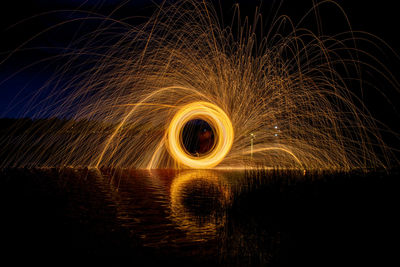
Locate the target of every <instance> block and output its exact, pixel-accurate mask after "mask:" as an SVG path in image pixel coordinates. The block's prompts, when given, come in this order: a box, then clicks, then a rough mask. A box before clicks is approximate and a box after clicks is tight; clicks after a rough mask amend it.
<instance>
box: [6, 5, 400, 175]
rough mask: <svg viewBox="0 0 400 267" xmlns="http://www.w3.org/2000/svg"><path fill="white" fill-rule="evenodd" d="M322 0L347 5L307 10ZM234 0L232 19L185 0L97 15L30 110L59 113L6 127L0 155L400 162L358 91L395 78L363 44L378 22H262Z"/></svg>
mask: <svg viewBox="0 0 400 267" xmlns="http://www.w3.org/2000/svg"><path fill="white" fill-rule="evenodd" d="M322 5H330V6H331V8H332V9H334V10H337V11H338V12H342V11H341V8H340V7H339V6H338V5H337V4H336V3H335V2H333V1H321V2H319V3H317V4H315V5H314V6H313V7H312V8H311V9H310V11H309V13H307V14H305V18H306V17H309V16H312V15H313V14H314V11H315V10H316V9H317V8H319V7H320V6H322ZM234 11H235V12H234V13H235V14H234V16H233V19H232V22H231V23H230V24H229V25H226V24H224V23H223V22H222V20H221V19H220V17H219V14H218V12H217V11H216V9H215V7H214V6H213V5H212V4H211V3H209V2H207V1H191V0H183V1H175V2H174V3H173V4H167V3H163V4H161V5H160V6H158V7H157V9H156V11H155V13H154V14H153V15H152V16H151V17H150V18H149V19H148V20H147V21H146V22H145V23H143V24H141V25H130V24H127V23H125V22H124V21H116V20H113V19H112V18H110V17H106V18H102V20H103V22H102V23H100V26H99V27H98V29H97V30H96V31H93V32H90V33H87V34H86V35H85V36H80V37H79V38H76V40H74V42H73V43H72V44H71V47H69V48H68V49H67V50H66V51H67V52H66V53H65V54H64V55H63V57H66V58H68V63H67V64H65V65H63V66H61V67H60V68H59V70H58V71H57V72H56V73H55V74H54V76H53V77H52V79H51V80H50V81H49V82H48V83H47V84H46V85H45V86H44V87H46V86H47V87H46V88H47V89H48V87H51V86H52V85H54V84H62V85H63V86H62V88H60V86H54V87H53V90H52V92H51V93H50V94H49V95H48V97H47V98H46V99H45V100H41V101H42V102H41V103H40V105H41V106H42V107H43V108H41V110H40V112H38V114H37V116H36V117H38V118H41V117H44V118H63V119H66V120H65V122H64V123H63V124H61V125H60V124H59V123H55V122H54V120H45V121H43V122H42V123H41V124H38V125H35V126H32V127H30V128H29V129H27V130H25V131H24V132H23V133H22V134H20V135H18V138H17V139H15V137H14V136H13V137H10V136H8V137H6V138H4V139H3V140H1V145H2V146H3V148H5V149H6V150H7V151H12V153H8V155H7V157H6V158H5V160H4V161H3V162H1V166H73V167H82V166H88V167H102V166H107V167H121V168H149V169H151V168H213V167H216V166H218V167H222V168H225V167H226V168H246V167H282V168H296V169H337V168H339V169H352V168H371V167H372V168H375V167H384V168H386V167H388V166H390V164H392V163H393V162H395V161H396V160H395V159H394V158H393V155H392V149H391V148H389V146H387V145H386V144H385V142H384V141H383V139H382V137H381V132H380V128H381V127H380V126H379V127H378V124H377V121H376V120H375V119H374V117H372V116H371V115H370V113H369V112H368V109H367V108H366V107H365V106H364V104H363V100H362V98H360V97H358V96H357V94H355V93H354V91H355V90H354V88H353V86H354V84H358V85H359V87H360V88H361V89H360V90H362V84H363V82H364V81H363V80H362V79H361V78H360V76H357V74H359V73H361V69H364V68H368V70H369V71H372V72H373V73H374V75H377V76H381V77H383V78H384V79H386V80H387V81H388V82H389V83H392V84H393V86H394V88H395V89H396V88H398V84H397V81H396V80H395V78H393V77H392V76H390V75H388V74H387V73H386V72H383V71H380V69H384V66H383V65H382V63H380V62H379V59H376V58H374V57H373V55H370V54H369V53H368V51H363V50H362V49H360V48H358V46H357V44H358V43H360V42H363V41H364V42H372V39H373V37H372V36H371V35H368V34H366V33H359V32H354V31H352V30H351V27H350V26H349V30H348V31H347V32H342V33H339V34H336V35H334V36H324V35H321V34H316V33H314V32H313V31H312V30H310V29H308V28H307V27H305V26H304V25H303V24H302V23H301V21H300V22H299V23H298V24H296V23H295V22H293V21H291V20H290V18H289V17H287V16H280V17H277V18H275V19H274V20H273V22H272V23H270V26H269V28H268V29H266V30H265V29H264V30H261V29H262V23H263V22H262V19H261V18H262V16H261V14H259V13H257V12H256V14H255V16H254V21H253V22H252V23H250V22H249V21H248V20H243V19H241V17H240V15H239V14H240V7H239V6H235V7H234ZM86 19H90V18H86ZM317 19H321V20H323V18H317ZM343 21H344V22H346V21H347V17H346V15H345V14H344V13H343ZM65 23H68V21H67V22H65ZM61 26H62V25H54V27H61ZM54 27H52V28H54ZM376 40H378V39H376ZM16 52H17V50H16ZM360 55H362V56H363V58H364V57H368V58H369V59H370V60H373V62H374V64H365V62H364V61H363V60H361V59H360ZM354 80H356V81H357V82H354ZM395 89H394V90H395ZM40 90H44V88H41V89H39V90H38V91H40ZM31 104H32V105H31V106H34V105H36V104H37V103H35V99H33V100H32V103H31ZM28 110H29V108H27V111H28ZM196 120H197V121H199V120H200V121H202V122H205V123H206V124H208V125H209V127H210V129H211V130H210V132H212V136H213V140H212V142H211V145H210V148H209V149H208V150H207V151H206V152H204V153H201V154H199V153H197V154H196V153H191V152H190V151H189V149H188V148H187V146H185V140H184V139H185V138H186V137H185V136H184V134H183V132H184V129H185V126H187V125H188V123H190V122H193V121H196ZM15 131H18V125H17V126H16V127H15Z"/></svg>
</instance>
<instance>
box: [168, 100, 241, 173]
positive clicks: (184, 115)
mask: <svg viewBox="0 0 400 267" xmlns="http://www.w3.org/2000/svg"><path fill="white" fill-rule="evenodd" d="M194 119H201V120H204V121H206V122H207V123H208V124H209V125H210V126H211V127H212V129H213V130H214V135H215V143H214V147H213V148H212V149H211V150H210V151H209V152H208V153H206V154H205V155H202V156H198V157H197V156H193V155H191V154H190V153H188V152H187V150H186V149H185V147H184V146H183V144H182V130H183V127H184V126H185V125H186V123H187V122H189V121H190V120H194ZM233 139H234V131H233V127H232V123H231V120H230V119H229V117H228V116H227V115H226V113H225V112H224V111H223V110H222V109H221V108H219V107H218V106H216V105H214V104H212V103H209V102H203V101H199V102H193V103H190V104H187V105H185V106H183V107H181V108H180V109H179V110H178V111H177V112H176V113H175V115H174V117H173V118H172V120H171V123H170V124H169V127H168V130H167V142H166V144H167V148H168V151H169V153H170V155H171V156H172V157H173V158H174V159H175V160H176V162H177V163H180V164H183V165H185V166H188V167H191V168H198V169H204V168H212V167H214V166H217V165H218V164H219V163H220V162H221V161H222V160H223V159H224V158H225V156H226V154H228V152H229V151H230V149H231V147H232V143H233Z"/></svg>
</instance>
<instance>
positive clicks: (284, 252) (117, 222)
mask: <svg viewBox="0 0 400 267" xmlns="http://www.w3.org/2000/svg"><path fill="white" fill-rule="evenodd" d="M0 174H1V175H0V177H1V181H0V189H1V192H0V196H1V199H0V203H1V204H2V206H1V207H0V208H1V209H2V211H3V215H4V216H3V218H4V219H3V222H5V224H6V226H5V227H3V228H2V232H1V233H0V234H2V238H3V240H4V241H3V242H4V243H6V244H8V245H7V248H8V249H9V252H13V253H17V254H18V255H17V256H15V257H12V258H13V260H17V259H18V260H22V259H29V262H31V261H33V262H34V261H35V259H36V260H37V261H40V262H42V261H43V260H45V259H49V257H50V255H52V256H53V257H54V258H56V259H57V260H58V259H63V260H64V261H65V260H67V259H69V260H70V261H71V264H72V263H73V262H74V261H75V260H76V259H77V258H78V256H79V259H80V260H81V258H82V256H84V257H83V258H86V261H87V262H86V263H87V264H89V265H94V264H96V263H102V264H103V263H107V264H109V265H111V266H119V265H125V264H130V265H139V266H149V265H156V266H159V265H162V264H166V263H174V264H178V265H186V266H187V265H193V266H194V265H196V264H197V265H198V266H205V265H210V266H211V265H218V266H249V265H251V266H283V265H288V266H294V265H297V264H299V265H300V263H302V264H307V265H309V266H310V265H315V266H327V263H337V264H339V263H341V262H342V261H343V260H344V257H345V256H346V257H348V256H351V257H350V258H351V259H353V260H354V263H356V262H358V261H359V260H360V258H363V256H362V255H366V254H365V253H367V254H369V255H386V254H385V253H386V251H390V248H389V246H385V244H386V239H385V238H384V237H385V236H391V234H392V232H391V231H392V229H394V228H395V227H394V226H393V227H391V224H392V225H397V223H396V220H395V219H394V217H392V216H391V215H390V214H392V213H389V212H388V213H386V212H384V207H388V209H389V208H390V203H397V201H395V200H396V199H395V196H398V194H393V192H391V191H390V190H394V189H395V188H397V187H396V186H395V185H394V184H393V183H394V181H397V180H398V179H392V180H390V179H389V180H385V182H380V183H378V182H379V181H381V180H379V179H381V178H379V179H378V178H376V177H378V176H376V177H375V176H372V177H370V178H368V177H364V176H362V175H359V174H356V175H354V174H349V175H341V174H337V175H334V174H331V175H327V174H310V173H307V175H304V173H302V172H294V171H293V172H286V173H275V172H268V171H265V172H253V171H249V172H240V171H222V170H219V171H217V170H214V171H211V170H195V171H194V170H181V171H174V170H152V171H139V170H115V169H102V170H94V169H93V170H88V169H83V170H76V169H68V168H65V169H9V170H1V171H0ZM377 181H378V182H377ZM397 198H398V197H397ZM397 200H398V199H397ZM388 203H389V204H388ZM374 207H376V208H374ZM378 207H379V208H378ZM372 218H380V220H379V221H378V222H377V221H376V220H375V221H374V220H373V219H372ZM383 222H384V225H382V224H383ZM367 229H368V235H365V233H366V230H367ZM377 233H379V235H378V234H377ZM377 244H379V246H378V245H377ZM355 247H356V248H357V249H355ZM43 251H46V255H47V256H46V257H43V256H41V255H43ZM28 252H29V253H31V256H30V257H19V254H20V253H22V254H24V255H25V254H26V253H28ZM5 254H6V255H8V254H9V255H12V254H11V253H5ZM387 256H388V255H386V256H385V257H386V258H390V257H387ZM10 257H11V256H10ZM385 257H381V256H379V263H381V261H382V258H385ZM377 258H378V256H377ZM369 260H371V258H370V259H369ZM49 261H50V259H49ZM143 261H144V262H145V264H138V262H143ZM81 262H82V260H81ZM381 265H382V264H381ZM383 265H384V264H383Z"/></svg>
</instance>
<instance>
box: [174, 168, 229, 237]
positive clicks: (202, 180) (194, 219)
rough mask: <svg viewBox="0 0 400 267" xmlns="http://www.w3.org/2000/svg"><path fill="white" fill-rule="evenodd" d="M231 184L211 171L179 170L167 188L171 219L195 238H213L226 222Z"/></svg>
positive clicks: (220, 175) (221, 175)
mask: <svg viewBox="0 0 400 267" xmlns="http://www.w3.org/2000/svg"><path fill="white" fill-rule="evenodd" d="M230 202H231V187H230V185H229V184H228V182H227V181H226V179H225V177H224V175H223V173H218V172H216V171H210V170H195V171H186V172H185V171H184V172H181V173H178V174H177V175H176V176H175V177H174V179H173V181H172V184H171V187H170V212H171V218H172V220H173V221H174V222H175V223H176V225H177V227H178V228H179V229H182V230H184V231H185V232H186V233H187V236H188V238H190V239H192V240H195V241H202V240H205V239H210V238H215V236H216V233H217V227H223V226H224V224H225V220H226V216H225V210H226V206H227V205H229V204H230Z"/></svg>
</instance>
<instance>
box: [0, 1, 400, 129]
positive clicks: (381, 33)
mask: <svg viewBox="0 0 400 267" xmlns="http://www.w3.org/2000/svg"><path fill="white" fill-rule="evenodd" d="M161 2H162V1H161V0H153V1H150V0H133V1H122V0H101V1H94V0H87V1H84V0H35V1H33V0H15V1H4V2H2V3H1V7H0V32H1V41H0V59H5V58H7V60H6V61H5V62H3V64H0V81H2V82H1V83H0V90H1V91H0V92H1V98H0V117H18V116H21V113H20V111H21V110H22V108H23V106H24V104H26V103H25V102H26V101H27V99H26V98H24V97H23V96H26V95H29V93H31V92H34V91H36V90H37V88H39V87H40V86H41V85H43V83H44V82H45V81H46V80H48V78H49V77H50V76H51V75H52V72H53V71H54V70H53V69H52V68H53V67H54V66H52V67H50V66H42V65H40V64H38V65H35V66H34V67H32V68H27V69H26V70H24V71H23V72H21V73H18V75H17V76H12V77H13V78H11V79H10V76H11V75H13V74H15V73H16V72H18V71H20V70H21V68H23V67H25V66H27V65H29V64H31V63H34V62H38V61H40V60H41V59H43V58H48V57H51V56H54V55H56V54H57V53H60V51H61V50H60V49H46V48H42V49H34V50H29V51H22V50H23V49H24V48H30V47H60V48H62V47H65V46H67V45H68V43H69V42H70V41H71V38H74V37H76V36H79V34H81V33H84V32H85V30H87V31H90V30H91V29H90V23H86V26H85V27H88V28H86V29H85V27H83V28H81V29H80V30H81V32H80V33H77V32H76V31H77V24H74V23H72V24H70V26H63V27H61V28H60V29H59V30H57V29H55V30H52V31H50V32H49V33H48V34H41V35H40V36H38V37H36V38H34V39H33V40H32V41H30V42H28V43H27V44H26V45H25V46H22V50H21V49H19V52H18V53H16V54H13V55H12V56H11V57H8V56H9V55H10V53H11V52H12V51H13V50H14V49H16V48H19V47H20V45H21V44H23V43H24V42H25V41H27V40H29V39H30V38H32V37H33V36H35V35H36V34H37V33H40V32H42V31H43V30H44V29H46V28H47V27H51V26H53V25H55V24H56V23H60V22H63V21H66V20H69V19H71V18H73V16H78V17H84V16H87V15H84V13H79V14H78V13H76V14H75V15H71V12H55V13H52V11H54V10H69V11H71V10H78V9H79V10H81V11H91V12H96V13H98V14H103V15H108V14H110V13H111V12H113V14H112V18H115V19H126V18H127V17H132V16H144V17H148V16H150V15H151V14H152V13H153V11H154V10H155V8H154V5H156V4H159V3H161ZM170 2H171V1H170ZM172 2H173V1H172ZM212 2H214V3H215V6H216V10H217V12H219V13H220V14H222V16H223V18H224V21H225V24H226V25H229V24H230V16H231V15H232V12H233V7H232V6H233V4H234V3H239V4H240V9H241V15H242V17H245V16H249V17H250V19H252V17H253V14H254V10H255V8H256V7H257V6H260V3H261V2H262V4H261V13H262V14H263V19H264V21H265V24H266V25H268V23H269V22H270V21H271V20H272V18H273V17H274V15H275V14H278V15H282V14H286V15H288V16H289V17H291V18H292V20H293V21H294V22H298V21H299V20H300V19H301V18H302V17H303V16H304V14H305V13H306V12H307V11H308V10H310V8H311V7H312V5H313V0H302V1H297V0H283V1H279V0H275V1H274V0H265V1H260V0H236V1H224V0H213V1H212ZM337 3H339V4H340V6H341V7H342V8H343V9H344V11H345V12H346V14H347V16H348V18H349V20H350V22H351V24H352V27H353V30H360V31H366V32H369V33H371V34H374V35H377V36H378V37H380V38H382V39H383V40H385V41H386V42H387V43H388V44H389V45H390V46H391V47H392V48H393V50H394V51H395V52H396V53H399V54H400V39H399V37H398V34H397V32H398V28H397V27H398V14H397V13H398V11H397V8H396V3H395V1H389V0H382V1H358V0H352V1H341V0H337ZM121 5H123V6H121ZM118 7H121V8H120V9H118V10H117V11H115V10H116V9H117V8H118ZM114 11H115V12H114ZM46 12H50V13H46ZM319 12H320V16H321V18H322V28H323V32H324V33H326V34H334V33H338V32H342V31H344V30H346V25H345V23H344V22H345V19H344V18H343V16H341V15H340V12H339V10H338V8H336V7H335V5H334V4H325V5H323V7H321V8H320V9H319ZM32 16H35V18H33V19H28V18H30V17H32ZM309 18H310V19H308V20H306V21H305V26H307V27H309V28H312V29H314V30H316V29H317V28H316V23H315V19H313V18H314V17H313V16H310V17H309ZM127 22H128V23H131V24H135V23H140V22H143V19H128V20H127ZM99 24H100V21H99V20H98V21H93V25H99ZM87 25H89V26H87ZM360 48H361V49H362V47H360ZM382 48H384V47H383V46H382ZM377 57H378V58H379V59H380V60H382V61H383V63H384V64H385V65H387V66H388V67H389V69H390V71H391V72H392V73H393V74H394V75H395V77H397V76H398V75H397V73H399V70H400V60H399V59H397V58H396V57H395V56H394V54H393V53H391V52H390V50H389V49H386V48H384V49H383V53H382V54H380V55H377ZM379 87H380V89H381V90H382V91H384V92H385V94H386V95H387V97H388V99H390V100H391V101H392V103H391V104H389V105H388V104H387V103H386V102H385V100H384V99H380V100H377V99H378V98H377V97H376V95H375V94H374V93H371V94H370V95H368V93H367V96H366V99H365V101H366V103H367V105H368V107H369V108H370V109H371V110H372V111H373V113H374V115H375V116H376V117H377V118H378V119H379V120H381V121H384V122H385V123H387V124H388V125H389V127H390V128H392V129H393V130H394V131H398V129H399V128H398V127H397V124H398V119H399V115H398V114H399V113H398V111H397V110H396V107H397V106H398V104H399V103H398V102H399V100H398V98H399V97H398V91H396V89H394V88H391V86H390V85H388V84H379ZM28 100H29V99H28ZM29 115H31V114H28V116H29ZM388 115H389V116H388ZM25 116H26V114H25Z"/></svg>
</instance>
